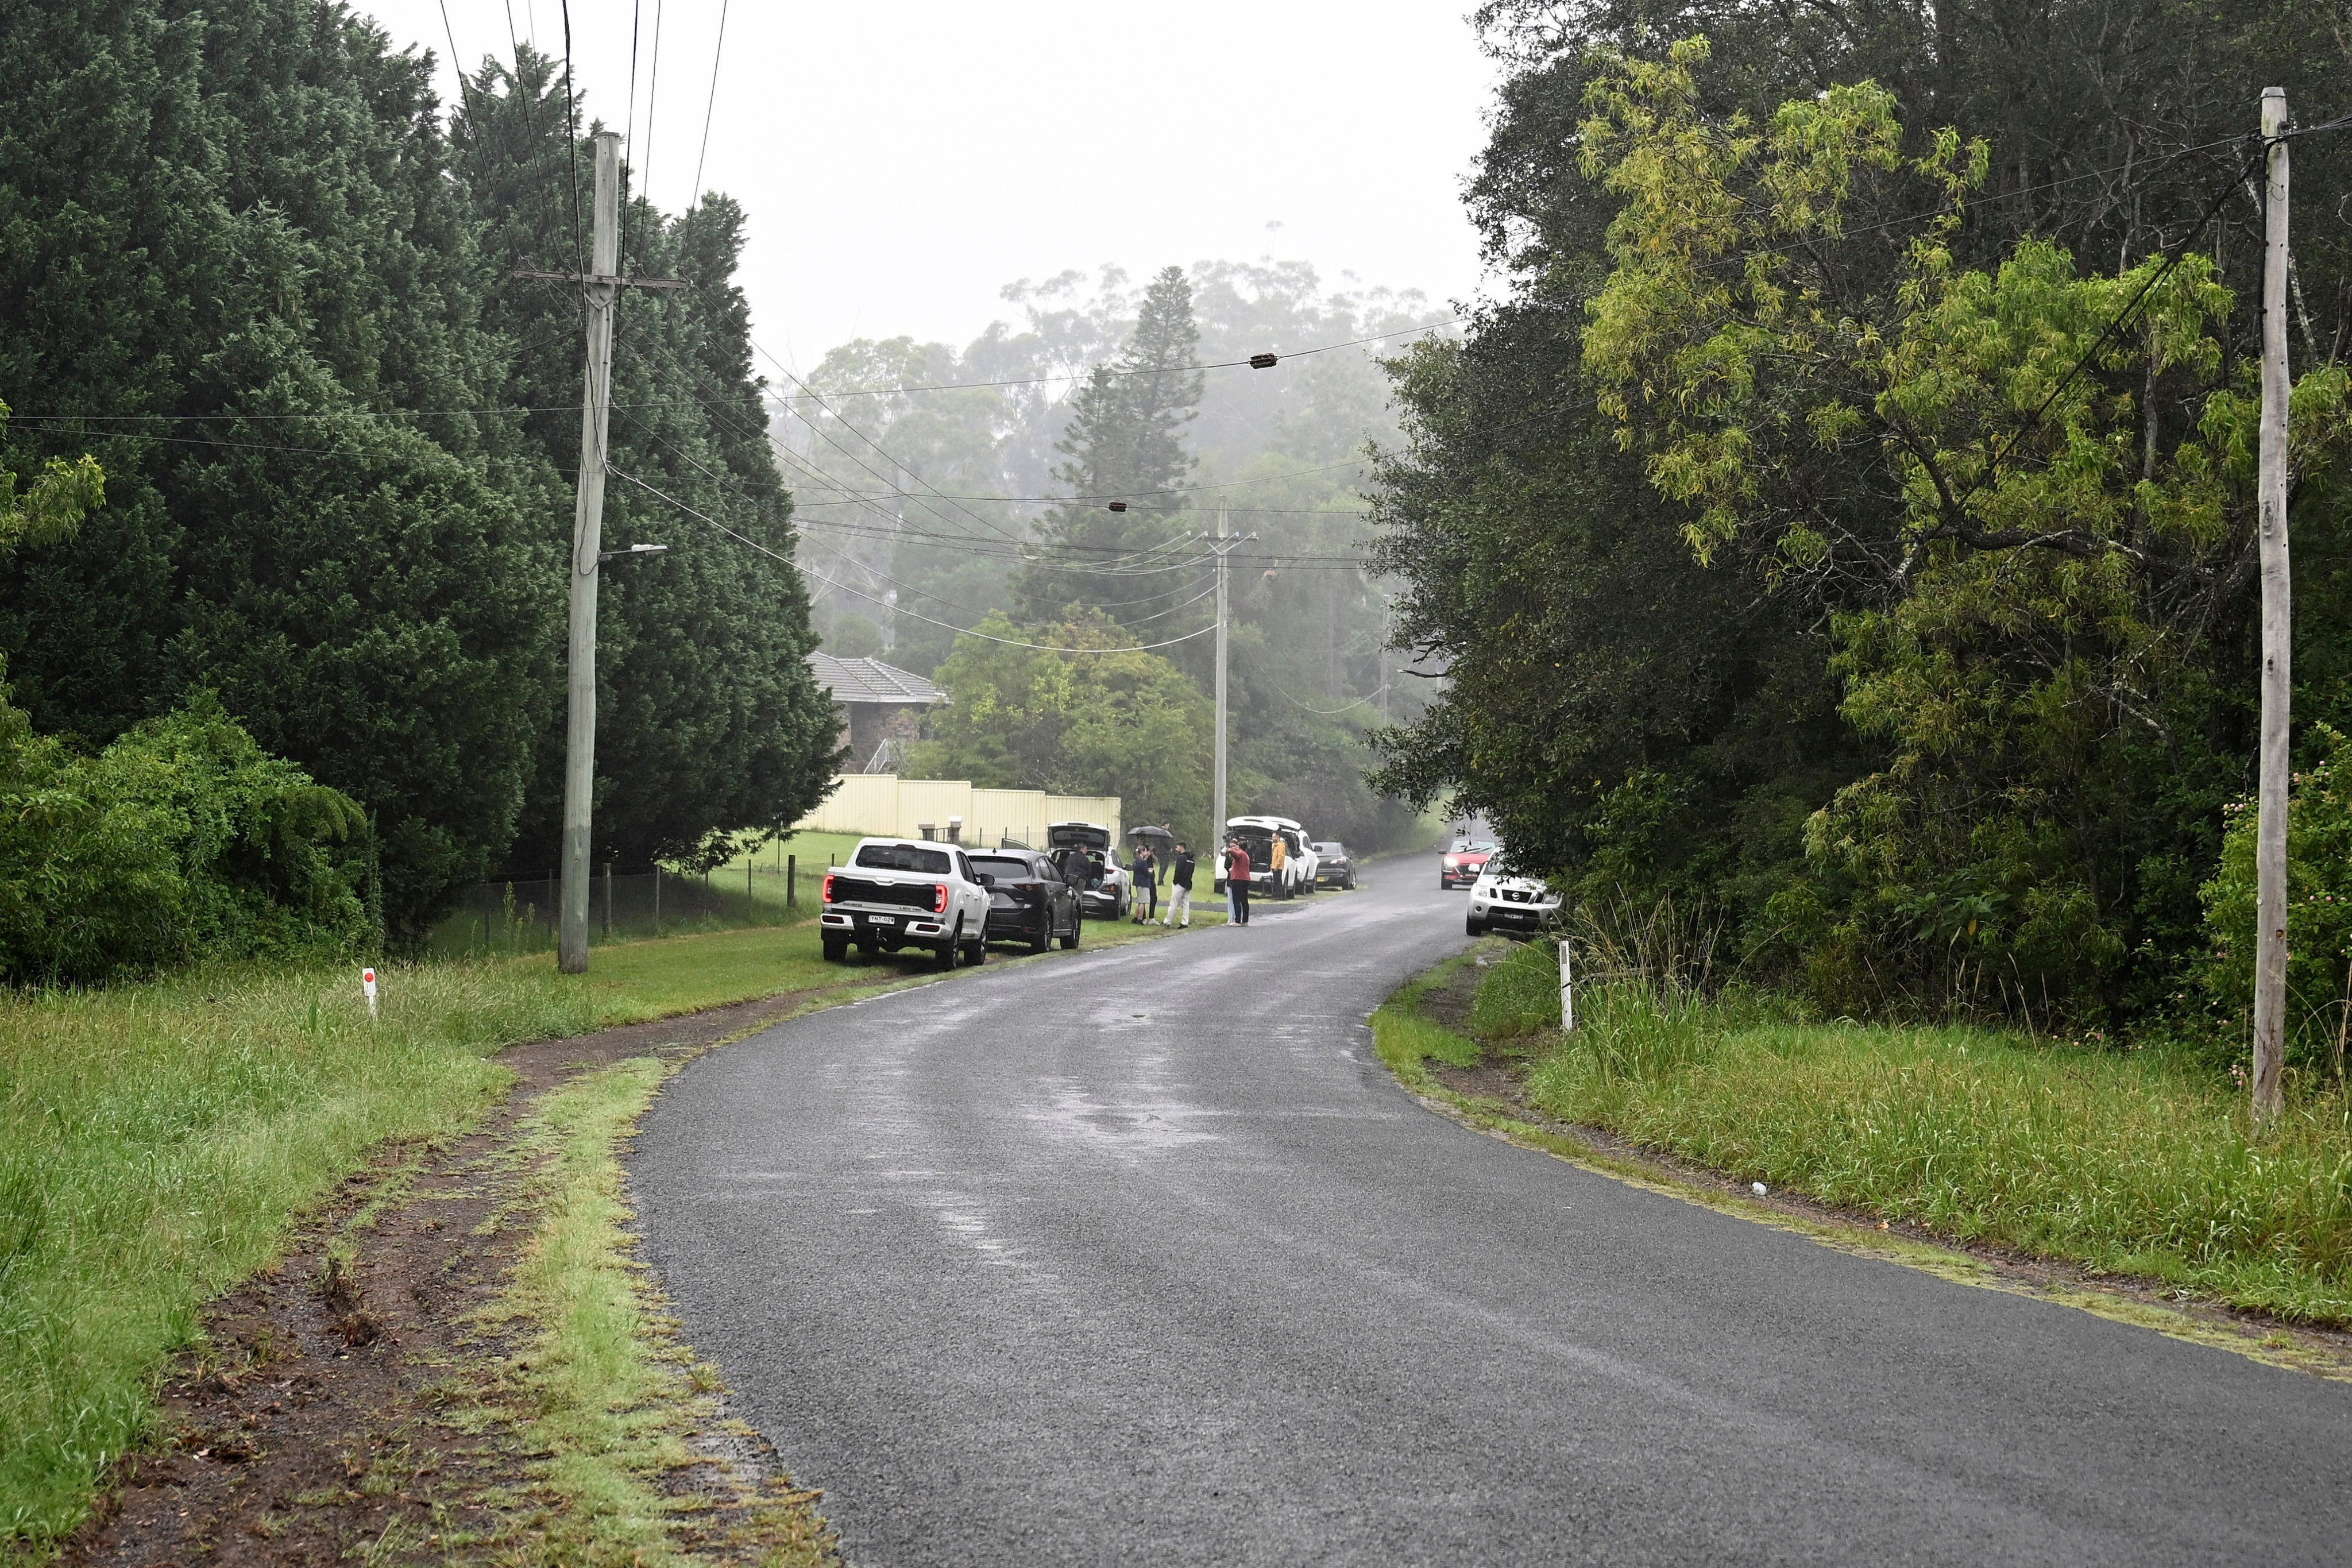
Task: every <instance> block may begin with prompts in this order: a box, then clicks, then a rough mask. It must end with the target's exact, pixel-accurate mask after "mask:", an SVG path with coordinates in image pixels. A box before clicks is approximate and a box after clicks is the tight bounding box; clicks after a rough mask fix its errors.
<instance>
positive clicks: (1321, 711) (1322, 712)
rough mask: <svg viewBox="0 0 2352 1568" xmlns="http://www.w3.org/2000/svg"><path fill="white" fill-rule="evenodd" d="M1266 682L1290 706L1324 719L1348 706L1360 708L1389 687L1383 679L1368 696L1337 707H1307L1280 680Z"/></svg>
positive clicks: (1342, 711)
mask: <svg viewBox="0 0 2352 1568" xmlns="http://www.w3.org/2000/svg"><path fill="white" fill-rule="evenodd" d="M1267 684H1268V685H1270V686H1272V687H1273V688H1274V689H1275V690H1276V691H1278V692H1281V693H1282V697H1283V700H1285V701H1286V702H1288V703H1289V704H1290V705H1291V706H1292V707H1294V708H1297V709H1298V710H1301V711H1302V712H1307V713H1314V714H1318V715H1319V716H1321V717H1323V718H1326V719H1328V718H1329V717H1331V715H1333V714H1334V713H1345V712H1346V711H1348V710H1349V709H1350V708H1361V707H1362V706H1363V705H1364V704H1365V703H1367V702H1376V701H1378V700H1380V699H1381V697H1382V696H1384V695H1386V694H1387V692H1388V689H1389V685H1388V682H1387V681H1385V680H1384V681H1382V682H1381V687H1380V689H1379V690H1378V691H1375V692H1373V693H1372V694H1371V695H1370V696H1369V697H1359V698H1357V699H1356V700H1354V701H1353V702H1343V703H1341V704H1340V705H1339V707H1337V708H1309V707H1307V704H1306V703H1304V702H1301V701H1300V700H1298V699H1297V698H1296V697H1293V696H1291V695H1290V693H1289V692H1287V691H1284V690H1283V689H1282V683H1281V682H1280V681H1278V680H1277V681H1268V682H1267Z"/></svg>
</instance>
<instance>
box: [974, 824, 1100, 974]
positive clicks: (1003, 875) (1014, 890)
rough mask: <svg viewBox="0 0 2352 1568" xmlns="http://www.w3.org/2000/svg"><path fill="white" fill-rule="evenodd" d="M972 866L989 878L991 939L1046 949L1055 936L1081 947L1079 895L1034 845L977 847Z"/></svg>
mask: <svg viewBox="0 0 2352 1568" xmlns="http://www.w3.org/2000/svg"><path fill="white" fill-rule="evenodd" d="M971 868H972V869H973V870H974V871H976V872H978V873H980V874H981V875H982V876H983V877H986V878H987V879H989V889H988V940H989V941H991V942H1027V943H1028V944H1029V951H1030V952H1045V949H1046V948H1047V947H1048V946H1050V945H1051V944H1052V942H1053V941H1054V939H1055V937H1059V938H1061V939H1062V945H1063V947H1065V948H1072V947H1076V946H1077V945H1078V922H1079V921H1080V919H1081V917H1080V915H1079V913H1078V893H1077V889H1076V888H1073V887H1072V886H1070V883H1069V880H1068V879H1067V878H1066V877H1064V876H1063V875H1062V873H1061V871H1060V870H1059V869H1057V868H1055V864H1054V860H1053V858H1052V857H1051V856H1047V855H1040V854H1038V853H1037V852H1036V851H1034V850H1033V849H986V850H978V851H975V852H974V853H973V855H972V857H971Z"/></svg>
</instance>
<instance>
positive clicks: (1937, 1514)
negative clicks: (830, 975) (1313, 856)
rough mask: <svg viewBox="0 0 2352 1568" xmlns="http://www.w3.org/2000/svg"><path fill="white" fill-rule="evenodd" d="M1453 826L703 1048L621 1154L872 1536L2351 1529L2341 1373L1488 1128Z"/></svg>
mask: <svg viewBox="0 0 2352 1568" xmlns="http://www.w3.org/2000/svg"><path fill="white" fill-rule="evenodd" d="M1435 872H1436V868H1435V863H1434V861H1433V859H1414V860H1410V861H1402V862H1388V863H1383V864H1380V865H1376V866H1374V867H1371V868H1368V870H1367V873H1366V876H1365V879H1364V882H1365V886H1364V889H1363V890H1362V891H1361V892H1359V893H1355V894H1346V895H1342V894H1330V893H1326V894H1323V895H1320V896H1318V897H1317V898H1315V899H1312V900H1302V901H1300V902H1298V903H1296V904H1293V905H1288V906H1267V907H1262V913H1261V918H1260V919H1258V920H1257V921H1255V923H1254V924H1252V925H1251V926H1250V927H1249V928H1248V929H1247V930H1226V931H1196V932H1193V933H1192V934H1191V935H1189V936H1187V937H1184V938H1183V939H1181V940H1177V941H1168V942H1148V943H1141V944H1138V945H1135V946H1131V947H1127V948H1121V949H1116V950H1104V951H1102V952H1095V953H1092V954H1089V953H1087V952H1086V951H1084V950H1083V949H1082V950H1081V951H1080V952H1078V953H1076V954H1075V955H1070V956H1067V957H1065V956H1062V955H1059V954H1057V955H1055V957H1054V958H1052V959H1050V960H1048V961H1046V962H1044V963H1024V964H1020V965H1007V966H1005V967H1003V968H1002V969H997V968H995V967H993V966H992V968H991V969H990V970H987V971H983V972H982V973H979V974H977V975H971V976H967V977H964V978H961V979H958V980H955V981H952V982H950V983H949V984H944V985H940V986H929V987H924V988H920V989H917V990H913V991H908V992H903V993H899V994H894V995H890V996H887V997H884V998H880V999H877V1000H875V1001H871V1002H866V1003H863V1004H860V1005H856V1006H851V1007H841V1008H835V1009H834V1010H832V1011H829V1012H824V1013H817V1014H814V1015H811V1016H807V1017H804V1018H801V1019H798V1020H795V1021H793V1022H791V1023H787V1024H784V1025H781V1026H778V1027H776V1028H773V1029H771V1030H768V1031H767V1032H766V1033H764V1034H761V1035H760V1036H758V1037H754V1038H752V1039H750V1040H747V1041H745V1042H743V1043H741V1044H739V1045H735V1046H731V1047H727V1048H726V1049H724V1050H721V1051H719V1052H716V1053H713V1054H712V1055H710V1056H709V1057H706V1058H703V1059H702V1060H701V1061H699V1062H698V1063H696V1064H695V1065H694V1066H693V1067H691V1068H688V1070H687V1071H686V1072H685V1073H684V1074H683V1075H681V1077H680V1078H679V1079H677V1081H676V1082H675V1083H674V1084H673V1085H672V1086H671V1088H670V1089H669V1090H668V1091H667V1093H666V1094H664V1095H663V1096H662V1098H661V1099H660V1100H658V1101H657V1102H656V1107H655V1109H654V1110H653V1111H652V1113H651V1114H650V1115H649V1116H648V1117H647V1118H646V1123H645V1127H644V1131H643V1135H642V1137H641V1138H640V1140H639V1142H638V1146H637V1150H636V1152H635V1155H634V1156H633V1158H632V1162H631V1175H632V1180H633V1182H634V1184H635V1189H636V1195H637V1198H638V1201H639V1205H640V1214H641V1217H642V1221H643V1225H644V1228H645V1233H646V1253H647V1256H648V1258H650V1260H651V1261H652V1262H653V1264H654V1266H655V1268H656V1270H657V1272H658V1276H659V1278H660V1279H661V1282H662V1283H663V1285H664V1286H665V1287H666V1288H667V1289H668V1291H669V1292H670V1294H671V1295H672V1296H673V1297H674V1298H675V1299H676V1300H677V1303H678V1306H679V1309H680V1310H681V1312H682V1314H683V1317H684V1320H685V1327H686V1333H687V1337H688V1340H689V1341H690V1342H692V1343H693V1344H694V1345H695V1346H696V1348H697V1349H698V1351H699V1352H702V1353H703V1354H705V1355H707V1356H709V1357H710V1358H711V1359H712V1360H714V1361H715V1362H716V1363H718V1364H719V1368H720V1369H721V1371H722V1372H723V1373H725V1375H726V1377H727V1379H728V1380H729V1382H730V1384H731V1385H732V1386H733V1388H734V1389H735V1390H736V1393H737V1397H738V1404H739V1407H740V1413H741V1414H742V1415H744V1416H745V1417H746V1418H747V1419H749V1420H751V1422H752V1423H753V1424H754V1425H756V1426H758V1427H759V1428H760V1430H761V1432H763V1433H764V1434H766V1436H768V1437H769V1438H770V1440H771V1441H772V1442H773V1443H774V1444H775V1446H776V1447H777V1449H778V1450H779V1452H780V1453H781V1455H782V1458H783V1460H784V1461H785V1463H786V1464H787V1465H788V1467H789V1468H791V1470H792V1472H793V1476H794V1477H795V1478H796V1479H799V1480H800V1481H801V1482H803V1484H806V1485H813V1486H818V1487H822V1488H824V1491H825V1497H824V1505H823V1506H824V1510H825V1512H826V1513H827V1514H828V1515H829V1516H830V1517H831V1519H832V1520H833V1521H834V1522H835V1525H836V1526H837V1527H838V1528H839V1530H840V1531H841V1533H842V1537H843V1540H844V1542H845V1547H846V1550H847V1552H848V1555H849V1558H850V1561H851V1562H852V1563H856V1564H862V1565H866V1568H885V1565H899V1564H930V1563H937V1564H957V1565H964V1564H980V1563H1020V1564H1061V1563H1121V1564H1131V1563H1269V1564H1273V1563H1280V1564H1298V1563H1377V1564H1392V1563H1477V1564H1505V1563H1547V1564H1549V1563H1611V1564H1622V1563H1662V1564H1665V1563H1671V1564H1698V1563H1856V1564H1874V1565H1877V1564H1889V1563H2069V1564H2085V1563H2118V1564H2122V1563H2128V1564H2134V1565H2146V1564H2154V1563H2218V1562H2222V1561H2225V1560H2237V1561H2245V1562H2262V1563H2266V1564H2276V1563H2345V1562H2346V1561H2347V1560H2352V1487H2347V1486H2346V1485H2345V1484H2344V1481H2343V1479H2342V1475H2343V1467H2344V1465H2345V1463H2346V1456H2347V1454H2352V1388H2348V1387H2346V1386H2344V1385H2341V1384H2330V1383H2325V1382H2322V1381H2319V1380H2317V1379H2315V1378H2311V1377H2308V1376H2305V1375H2303V1374H2299V1373H2288V1372H2283V1371H2278V1370H2275V1369H2273V1368H2270V1367H2266V1366H2263V1365H2260V1364H2258V1363H2253V1362H2250V1361H2247V1360H2245V1359H2243V1358H2242V1357H2238V1356H2233V1355H2231V1354H2229V1353H2227V1352H2221V1351H2216V1350H2211V1349H2207V1348H2203V1347H2200V1346H2195V1345H2190V1344H2185V1343H2181V1342H2176V1341H2172V1340H2168V1339H2166V1338H2163V1337H2161V1336H2159V1335H2157V1334H2154V1333H2151V1332H2148V1331H2143V1330H2137V1329H2132V1328H2126V1327H2124V1326H2121V1325H2119V1324H2116V1323H2113V1322H2109V1321H2105V1320H2103V1319H2099V1318H2095V1317H2092V1316H2089V1315H2087V1314H2084V1313H2082V1312H2077V1311H2073V1310H2067V1309H2065V1308H2062V1307H2057V1306H2053V1305H2049V1304H2046V1303H2042V1302H2037V1301H2032V1300H2024V1299H2021V1298H2018V1297H2013V1296H2008V1295H2003V1294H2000V1293H1997V1292H1993V1291H1989V1290H1981V1289H1969V1288H1968V1287H1965V1286H1959V1285H1954V1284H1949V1283H1947V1282H1945V1281H1942V1280H1939V1279H1934V1278H1932V1277H1931V1276H1928V1275H1926V1274H1921V1273H1918V1272H1916V1271H1913V1270H1909V1269H1906V1268H1901V1267H1899V1266H1897V1265H1894V1264H1890V1263H1884V1262H1879V1261H1875V1260H1872V1259H1868V1258H1853V1257H1848V1256H1844V1255H1843V1254H1840V1253H1836V1252H1832V1251H1829V1250H1827V1249H1824V1248H1822V1247H1817V1246H1814V1245H1813V1244H1811V1243H1810V1242H1807V1241H1805V1240H1803V1239H1802V1238H1801V1237H1794V1236H1790V1235H1788V1234H1785V1233H1783V1232H1780V1231H1777V1230H1772V1229H1768V1228H1765V1227H1763V1226H1755V1225H1751V1224H1748V1223H1747V1222H1744V1221H1741V1220H1738V1219H1736V1218H1731V1217H1728V1216H1726V1215H1718V1214H1715V1213H1712V1212H1710V1211H1708V1210H1706V1209H1703V1208H1698V1207H1695V1206H1693V1205H1688V1204H1684V1203H1680V1202H1677V1201H1675V1199H1673V1198H1670V1197H1664V1196H1660V1195H1657V1194H1651V1193H1645V1192H1641V1191H1638V1190H1635V1189H1633V1188H1631V1187H1626V1186H1622V1185H1620V1184H1616V1183H1614V1182H1612V1181H1609V1180H1608V1179H1606V1178H1604V1177H1601V1176H1596V1175H1592V1174H1590V1173H1585V1172H1583V1171H1580V1170H1578V1169H1576V1168H1575V1167H1573V1166H1570V1165H1568V1164H1565V1163H1561V1162H1559V1161H1557V1160H1553V1159H1549V1158H1548V1157H1546V1156H1544V1155H1542V1154H1539V1153H1535V1152H1528V1151H1527V1150H1523V1149H1519V1148H1516V1147H1513V1146H1512V1145H1509V1144H1507V1143H1505V1142H1500V1141H1497V1140H1495V1139H1492V1138H1487V1137H1483V1136H1479V1135H1477V1134H1475V1133H1473V1132H1470V1131H1465V1129H1463V1128H1462V1127H1460V1126H1458V1125H1456V1124H1455V1123H1454V1122H1452V1121H1446V1120H1444V1119H1443V1118H1441V1117H1438V1116H1436V1115H1434V1114H1433V1113H1432V1112H1430V1111H1429V1110H1425V1109H1424V1108H1423V1107H1422V1106H1421V1105H1419V1104H1418V1103H1416V1102H1415V1101H1414V1100H1412V1098H1410V1097H1409V1096H1407V1095H1406V1094H1405V1093H1404V1092H1403V1091H1402V1090H1401V1089H1399V1088H1398V1087H1397V1086H1396V1084H1395V1082H1394V1081H1393V1080H1392V1079H1391V1078H1390V1077H1389V1076H1388V1074H1387V1073H1386V1072H1385V1071H1383V1070H1382V1069H1381V1068H1380V1066H1379V1065H1378V1063H1377V1062H1376V1061H1375V1060H1374V1059H1373V1058H1372V1056H1371V1050H1370V1040H1369V1037H1368V1035H1367V1033H1366V1031H1365V1029H1364V1027H1363V1023H1362V1020H1363V1018H1364V1016H1365V1014H1366V1013H1367V1012H1368V1011H1369V1010H1370V1009H1371V1008H1372V1007H1373V1006H1375V1005H1377V1004H1378V1003H1379V1001H1380V1000H1381V997H1382V996H1383V995H1384V994H1386V993H1387V992H1388V991H1389V990H1391V988H1393V987H1394V986H1395V985H1396V984H1399V983H1401V982H1402V981H1403V980H1405V979H1406V978H1408V977H1409V976H1411V975H1412V974H1413V973H1417V972H1418V971H1420V970H1421V969H1423V968H1425V967H1426V966H1427V965H1429V964H1430V963H1433V962H1435V961H1436V960H1437V959H1439V958H1441V957H1443V956H1444V955H1445V954H1446V953H1448V952H1453V951H1456V950H1458V948H1459V947H1460V946H1461V945H1462V942H1463V940H1464V939H1463V936H1462V923H1461V922H1462V911H1463V899H1464V895H1461V894H1458V893H1457V894H1450V895H1449V894H1441V893H1439V892H1438V891H1437V890H1436V887H1435V883H1436V874H1435Z"/></svg>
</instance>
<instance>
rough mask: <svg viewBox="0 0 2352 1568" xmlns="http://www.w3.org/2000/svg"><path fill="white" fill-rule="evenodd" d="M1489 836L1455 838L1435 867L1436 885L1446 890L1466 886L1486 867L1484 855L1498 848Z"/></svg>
mask: <svg viewBox="0 0 2352 1568" xmlns="http://www.w3.org/2000/svg"><path fill="white" fill-rule="evenodd" d="M1501 847H1502V846H1501V845H1499V844H1497V843H1496V842H1495V841H1494V840H1493V839H1491V838H1457V839H1455V840H1454V847H1453V848H1451V849H1448V850H1447V851H1446V852H1445V859H1444V863H1443V864H1441V865H1440V866H1439V867H1438V868H1437V885H1438V887H1439V888H1441V889H1444V890H1445V891H1446V892H1452V891H1453V890H1454V889H1456V888H1466V887H1468V886H1469V885H1470V884H1471V883H1473V882H1475V881H1476V880H1477V879H1478V873H1479V872H1481V871H1483V870H1485V869H1486V857H1487V856H1489V855H1492V854H1493V853H1494V852H1495V851H1496V850H1497V849H1500V848H1501Z"/></svg>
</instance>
